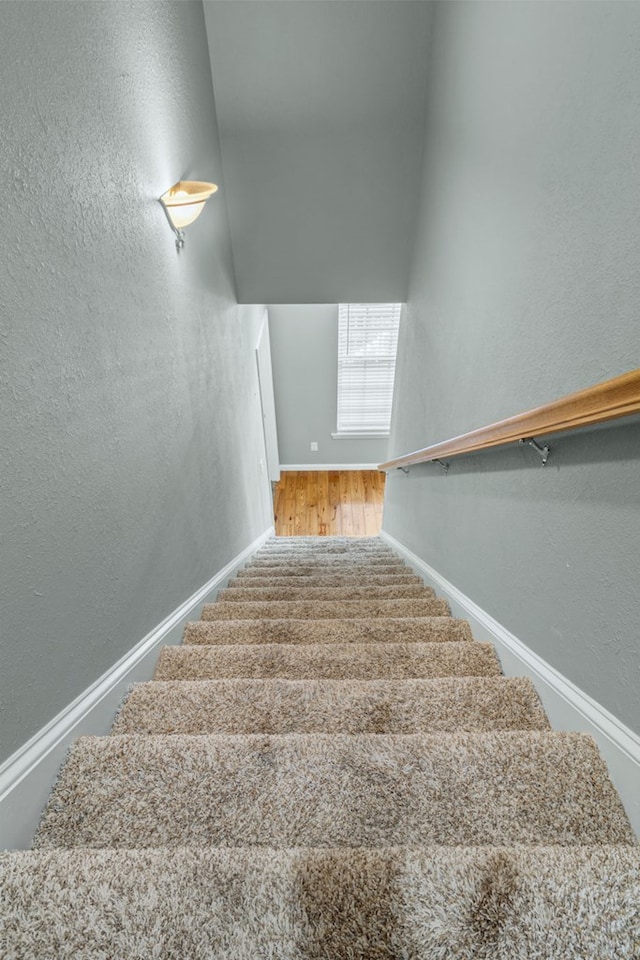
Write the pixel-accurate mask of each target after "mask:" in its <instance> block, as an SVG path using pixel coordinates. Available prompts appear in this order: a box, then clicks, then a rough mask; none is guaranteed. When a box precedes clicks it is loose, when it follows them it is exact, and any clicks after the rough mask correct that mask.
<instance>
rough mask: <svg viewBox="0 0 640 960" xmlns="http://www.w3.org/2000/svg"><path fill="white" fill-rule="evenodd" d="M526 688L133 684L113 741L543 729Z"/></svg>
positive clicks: (496, 683) (501, 682)
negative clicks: (127, 737)
mask: <svg viewBox="0 0 640 960" xmlns="http://www.w3.org/2000/svg"><path fill="white" fill-rule="evenodd" d="M548 728H549V721H548V720H547V717H546V714H545V712H544V709H543V707H542V704H541V703H540V700H539V698H538V695H537V693H536V691H535V688H534V686H533V684H532V683H531V681H530V680H528V679H525V678H521V677H484V678H482V677H480V678H479V677H473V678H469V677H446V678H439V679H432V680H388V679H385V680H279V679H276V680H245V679H236V680H191V681H189V680H186V681H185V680H173V681H152V682H150V683H139V684H137V685H136V686H135V687H134V689H133V690H132V691H131V693H130V694H129V696H128V697H127V699H126V700H125V702H124V704H123V706H122V708H121V710H120V712H119V714H118V716H117V717H116V720H115V722H114V725H113V727H112V730H111V733H112V734H122V733H140V734H157V733H189V734H206V733H333V732H335V733H418V732H431V731H438V730H447V731H456V730H459V731H463V730H469V731H471V730H509V729H513V730H517V729H530V730H535V729H548Z"/></svg>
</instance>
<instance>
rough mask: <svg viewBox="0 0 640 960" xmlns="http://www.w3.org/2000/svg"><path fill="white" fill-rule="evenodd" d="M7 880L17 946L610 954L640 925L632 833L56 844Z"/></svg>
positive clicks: (191, 958)
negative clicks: (437, 841) (549, 838)
mask: <svg viewBox="0 0 640 960" xmlns="http://www.w3.org/2000/svg"><path fill="white" fill-rule="evenodd" d="M0 883H2V887H3V889H4V890H5V908H4V914H5V924H6V950H7V955H8V956H9V957H15V958H18V957H20V958H27V957H34V958H35V957H53V956H55V957H56V958H57V960H104V958H105V957H135V958H138V957H139V958H142V957H145V958H146V957H152V956H163V957H180V958H185V960H187V958H188V960H213V958H220V960H221V958H228V957H233V958H234V960H255V958H257V957H272V958H278V960H320V958H322V960H329V958H331V960H343V958H344V960H347V958H364V957H367V958H374V957H375V958H377V960H397V958H398V957H405V958H406V960H423V958H426V957H433V958H436V957H440V958H445V957H447V958H449V957H451V958H471V957H491V958H492V960H514V957H527V958H528V960H570V958H577V957H580V958H581V960H603V958H605V957H628V958H632V957H633V956H634V951H636V948H637V942H638V926H639V923H640V921H639V917H638V885H639V884H640V848H638V847H634V846H626V845H616V846H602V847H592V846H576V847H537V848H525V849H522V848H514V847H482V848H472V847H456V848H452V847H447V848H439V847H431V848H425V847H418V848H414V849H407V848H384V849H374V850H367V849H360V850H349V849H338V850H336V849H326V848H325V849H315V848H306V849H297V850H291V849H265V848H261V849H255V848H236V849H221V848H215V847H205V848H200V849H194V848H188V849H184V848H181V849H175V848H173V849H170V850H167V849H157V850H121V849H117V850H114V849H106V850H47V851H44V850H43V851H37V852H20V853H14V854H0ZM70 905H72V909H70ZM496 916H498V917H499V922H498V924H496ZM160 944H161V945H162V953H161V954H160V953H158V947H159V945H160ZM636 955H637V954H636Z"/></svg>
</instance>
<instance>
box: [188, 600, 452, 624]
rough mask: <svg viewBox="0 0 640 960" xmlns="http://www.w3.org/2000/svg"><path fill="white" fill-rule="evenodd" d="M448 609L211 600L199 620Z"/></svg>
mask: <svg viewBox="0 0 640 960" xmlns="http://www.w3.org/2000/svg"><path fill="white" fill-rule="evenodd" d="M450 612H451V611H450V609H449V604H448V603H447V602H446V600H411V599H409V600H341V601H340V602H338V603H333V602H332V601H327V600H309V601H306V600H298V601H296V600H291V601H288V600H271V601H265V602H259V601H258V602H255V603H250V602H249V603H247V602H243V603H211V604H207V605H206V606H205V607H204V608H203V610H202V614H201V619H202V620H262V619H269V620H270V619H273V618H278V619H283V618H284V619H286V618H287V617H293V618H295V619H302V620H305V619H306V620H325V619H329V620H332V619H335V618H340V619H349V618H351V617H359V618H362V617H394V616H395V617H444V616H447V614H449V613H450Z"/></svg>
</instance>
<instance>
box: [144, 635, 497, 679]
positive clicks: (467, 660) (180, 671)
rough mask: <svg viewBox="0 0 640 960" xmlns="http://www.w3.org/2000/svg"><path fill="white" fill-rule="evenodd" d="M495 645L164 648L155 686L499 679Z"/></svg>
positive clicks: (435, 644) (286, 645)
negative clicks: (230, 681)
mask: <svg viewBox="0 0 640 960" xmlns="http://www.w3.org/2000/svg"><path fill="white" fill-rule="evenodd" d="M501 673H502V669H501V667H500V661H499V660H498V657H497V656H496V652H495V650H494V648H493V646H492V645H491V644H490V643H459V642H458V643H406V644H403V643H369V644H365V643H363V644H356V643H350V644H338V643H335V644H324V643H318V644H310V645H302V644H301V645H299V646H292V645H289V644H275V643H274V644H257V645H255V646H250V645H249V644H247V645H234V646H222V645H220V646H213V647H205V646H193V647H184V646H183V647H164V648H163V650H162V652H161V654H160V657H159V660H158V665H157V667H156V671H155V674H154V679H155V680H215V679H223V678H228V679H232V678H235V677H237V678H243V677H244V678H247V679H249V678H255V679H268V678H273V679H276V678H280V679H283V680H321V679H326V680H345V679H353V680H379V679H384V678H388V679H396V680H404V679H416V680H420V679H426V680H428V679H430V678H431V677H495V676H500V674H501Z"/></svg>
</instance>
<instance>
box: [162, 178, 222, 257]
mask: <svg viewBox="0 0 640 960" xmlns="http://www.w3.org/2000/svg"><path fill="white" fill-rule="evenodd" d="M217 189H218V187H217V184H215V183H205V182H204V181H202V180H179V181H178V183H174V185H173V186H172V187H171V188H170V189H169V190H167V192H166V193H163V194H162V196H161V197H160V203H161V204H162V206H163V207H164V212H165V213H166V215H167V219H168V221H169V223H170V224H171V228H172V230H174V231H175V235H176V248H177V249H178V250H181V249H182V248H183V247H184V230H183V227H188V226H189V224H190V223H193V221H194V220H197V218H198V217H199V216H200V214H201V213H202V210H203V208H204V205H205V203H206V202H207V200H208V199H209V197H210V196H211V194H212V193H215V192H216V190H217Z"/></svg>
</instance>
